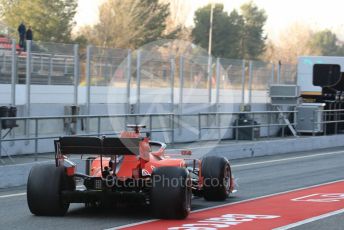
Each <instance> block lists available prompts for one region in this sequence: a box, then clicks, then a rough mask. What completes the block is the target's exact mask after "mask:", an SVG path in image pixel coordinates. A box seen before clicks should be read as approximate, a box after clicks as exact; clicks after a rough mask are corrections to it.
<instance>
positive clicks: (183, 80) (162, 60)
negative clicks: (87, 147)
mask: <svg viewBox="0 0 344 230" xmlns="http://www.w3.org/2000/svg"><path fill="white" fill-rule="evenodd" d="M10 47H12V48H11V49H2V50H1V51H0V84H11V85H12V87H11V92H12V93H11V97H10V100H9V101H6V102H3V101H2V102H1V103H2V104H12V105H16V93H15V90H16V85H18V84H19V85H21V84H26V94H25V96H26V99H25V105H26V107H27V109H29V108H30V103H31V100H30V98H31V96H32V94H33V93H35V92H34V91H32V90H31V86H32V85H44V86H45V85H51V86H69V87H71V92H70V93H71V94H73V95H74V96H72V97H70V98H71V100H70V101H68V103H71V104H74V105H79V104H85V105H86V107H87V108H88V109H87V110H86V112H89V113H86V114H92V112H91V109H90V107H91V105H92V104H96V103H126V104H127V105H128V106H127V107H128V108H129V107H130V106H129V105H130V104H135V105H136V108H137V109H136V110H135V111H134V112H136V113H140V112H141V110H140V104H141V103H151V102H152V100H153V102H159V103H170V104H172V105H173V104H183V103H225V102H230V103H231V102H235V103H267V102H269V98H268V96H267V95H266V94H265V92H266V91H267V90H268V88H269V85H270V84H271V83H283V84H295V83H296V82H295V79H296V67H295V65H288V64H283V65H278V64H277V65H274V64H273V63H265V62H261V61H248V60H231V59H224V58H214V57H207V56H197V55H183V56H172V55H169V54H166V53H159V51H154V52H153V51H146V50H137V51H131V50H128V49H114V48H105V47H96V46H91V45H90V46H88V47H87V48H86V50H85V52H86V54H81V52H80V49H79V46H78V45H75V44H59V43H46V42H36V41H32V42H31V41H28V42H27V44H26V51H25V52H18V51H17V49H16V42H15V40H13V41H12V43H11V44H10ZM102 87H106V88H102ZM55 88H56V87H55ZM83 88H86V91H85V94H83V93H81V94H80V93H79V91H80V89H83ZM111 88H112V89H115V90H112V91H111V90H110V89H111ZM104 92H109V93H110V94H111V93H112V94H113V95H115V96H113V97H109V96H108V94H106V93H104ZM80 95H81V96H80ZM157 95H160V96H157ZM80 97H83V98H80ZM109 100H110V102H109ZM171 108H173V106H172V107H171ZM172 111H173V110H171V112H172ZM181 112H182V111H181ZM26 115H27V116H29V113H27V114H26Z"/></svg>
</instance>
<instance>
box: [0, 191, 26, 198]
mask: <svg viewBox="0 0 344 230" xmlns="http://www.w3.org/2000/svg"><path fill="white" fill-rule="evenodd" d="M24 195H26V192H22V193H14V194H8V195H2V196H0V198H9V197H15V196H24Z"/></svg>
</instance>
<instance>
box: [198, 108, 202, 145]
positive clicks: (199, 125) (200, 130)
mask: <svg viewBox="0 0 344 230" xmlns="http://www.w3.org/2000/svg"><path fill="white" fill-rule="evenodd" d="M201 126H202V121H201V114H200V113H198V141H201V140H202V127H201Z"/></svg>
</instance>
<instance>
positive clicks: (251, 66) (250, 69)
mask: <svg viewBox="0 0 344 230" xmlns="http://www.w3.org/2000/svg"><path fill="white" fill-rule="evenodd" d="M252 69H253V62H252V61H250V62H249V79H248V90H249V91H248V93H249V95H248V103H249V104H251V103H252V78H253V73H252Z"/></svg>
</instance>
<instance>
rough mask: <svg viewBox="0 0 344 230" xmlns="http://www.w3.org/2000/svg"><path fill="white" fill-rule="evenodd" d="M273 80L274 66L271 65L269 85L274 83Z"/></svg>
mask: <svg viewBox="0 0 344 230" xmlns="http://www.w3.org/2000/svg"><path fill="white" fill-rule="evenodd" d="M274 80H275V64H274V63H273V62H272V63H271V79H270V85H271V84H273V83H274Z"/></svg>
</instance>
